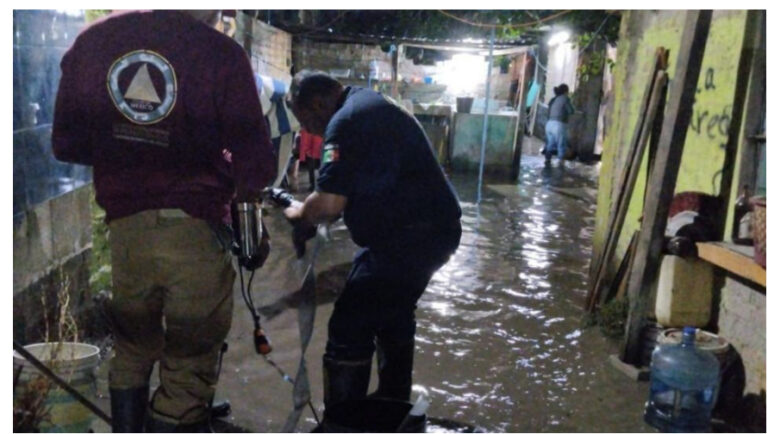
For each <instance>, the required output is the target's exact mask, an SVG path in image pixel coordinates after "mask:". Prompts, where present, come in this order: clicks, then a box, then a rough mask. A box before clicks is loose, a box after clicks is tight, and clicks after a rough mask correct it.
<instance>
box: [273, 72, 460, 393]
mask: <svg viewBox="0 0 768 434" xmlns="http://www.w3.org/2000/svg"><path fill="white" fill-rule="evenodd" d="M295 82H296V83H297V85H296V86H295V88H294V92H293V99H292V108H293V111H294V113H295V114H296V116H297V118H298V119H299V121H300V122H301V124H302V126H303V127H304V128H305V129H306V130H307V131H308V132H310V133H312V134H317V135H322V136H323V137H324V145H323V156H322V166H321V168H320V174H319V177H318V180H317V190H316V191H315V192H314V193H312V194H311V195H310V196H309V197H308V198H307V199H306V201H305V202H304V203H303V204H302V203H300V202H296V203H295V205H294V206H292V207H289V208H287V209H286V210H285V215H286V217H287V218H288V219H289V220H291V221H292V222H293V223H294V227H295V231H296V232H297V233H298V234H299V237H301V234H308V235H305V236H304V237H308V236H311V234H313V233H314V231H313V228H314V225H316V224H318V223H320V222H328V221H333V220H335V219H336V218H338V217H339V216H340V215H342V214H343V217H344V222H345V223H346V225H347V227H348V229H349V231H350V234H351V236H352V240H353V241H354V242H355V243H356V244H357V245H359V246H360V247H362V249H361V250H360V251H358V252H357V254H356V255H355V260H354V265H353V268H352V271H351V272H350V275H349V276H348V278H347V281H346V284H345V286H344V289H343V291H342V293H341V295H340V296H339V298H338V299H337V300H336V303H335V306H334V310H333V314H332V315H331V318H330V321H329V324H328V342H327V345H326V349H325V355H324V356H323V372H324V376H325V388H324V395H325V396H324V401H325V406H326V408H328V407H329V406H331V405H333V404H335V403H337V402H340V401H344V400H347V399H355V398H362V397H364V396H365V395H366V393H367V390H368V382H369V379H370V370H371V361H372V357H373V353H374V350H377V362H378V376H379V385H378V389H377V390H376V395H377V396H380V397H386V398H392V399H399V400H408V399H409V398H410V391H411V375H412V368H413V350H414V335H415V332H416V321H415V309H416V303H417V301H418V299H419V297H420V296H421V294H422V293H423V292H424V290H425V289H426V287H427V284H428V282H429V280H430V278H431V277H432V274H433V273H434V272H435V271H436V270H438V269H439V268H440V267H441V266H442V265H443V264H445V263H446V262H447V261H448V259H449V258H450V256H451V254H452V253H453V252H454V251H455V250H456V248H457V247H458V245H459V238H460V237H461V223H460V217H461V208H460V207H459V203H458V200H457V197H456V193H455V191H454V190H453V187H452V186H451V185H450V183H449V182H448V180H447V179H446V177H445V174H444V173H443V171H442V169H441V168H440V166H439V165H438V163H437V160H436V159H435V156H434V154H433V152H432V148H431V146H430V143H429V139H428V138H427V136H426V134H425V133H424V130H423V129H422V128H421V126H420V125H419V123H418V121H417V120H416V119H415V118H414V117H413V116H412V115H410V114H409V113H407V112H406V111H404V110H403V109H402V108H400V107H399V106H398V105H397V104H395V103H394V102H393V101H392V100H389V99H388V98H386V97H384V96H382V95H381V94H379V93H377V92H375V91H373V90H370V89H363V88H357V87H346V88H345V87H343V86H342V85H341V84H340V83H339V82H338V81H336V80H335V79H333V78H331V77H330V76H328V75H326V74H323V73H319V72H314V73H313V72H305V73H300V74H299V75H298V76H297V77H296V80H295Z"/></svg>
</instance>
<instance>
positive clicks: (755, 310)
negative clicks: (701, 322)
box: [717, 278, 766, 395]
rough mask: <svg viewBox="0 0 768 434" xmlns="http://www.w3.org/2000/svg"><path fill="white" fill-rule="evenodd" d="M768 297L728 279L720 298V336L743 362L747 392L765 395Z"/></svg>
mask: <svg viewBox="0 0 768 434" xmlns="http://www.w3.org/2000/svg"><path fill="white" fill-rule="evenodd" d="M765 315H766V311H765V294H764V293H762V292H759V289H757V288H755V287H750V286H748V285H746V284H744V283H742V282H739V281H737V280H735V279H732V278H726V283H725V287H723V290H722V293H721V296H720V309H719V316H718V324H717V325H718V328H719V332H718V334H719V335H720V336H722V337H723V338H725V339H727V340H728V342H730V343H731V345H733V347H734V348H735V349H736V351H737V352H738V353H739V355H741V358H742V360H743V362H744V370H745V371H746V373H747V383H746V390H745V392H746V393H754V394H756V395H759V394H760V393H761V392H762V393H765V388H766V377H765V342H766V341H765V318H766V316H765Z"/></svg>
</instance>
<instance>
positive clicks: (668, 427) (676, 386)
mask: <svg viewBox="0 0 768 434" xmlns="http://www.w3.org/2000/svg"><path fill="white" fill-rule="evenodd" d="M719 383H720V364H719V362H718V360H717V358H716V357H715V356H714V355H712V354H711V353H708V352H706V351H703V350H699V349H697V348H696V328H695V327H685V328H684V329H683V339H682V342H680V344H674V345H659V346H657V347H656V349H655V350H654V351H653V355H652V356H651V390H650V394H649V397H648V402H646V404H645V421H646V422H647V423H648V424H650V425H651V426H653V427H655V428H657V429H659V430H660V431H663V432H707V431H710V418H711V413H712V408H713V407H714V406H715V400H716V398H717V392H718V387H719Z"/></svg>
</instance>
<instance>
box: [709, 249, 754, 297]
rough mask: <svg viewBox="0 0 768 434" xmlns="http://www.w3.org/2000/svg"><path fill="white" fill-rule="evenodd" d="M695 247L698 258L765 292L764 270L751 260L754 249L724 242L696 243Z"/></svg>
mask: <svg viewBox="0 0 768 434" xmlns="http://www.w3.org/2000/svg"><path fill="white" fill-rule="evenodd" d="M696 247H698V249H699V258H701V259H703V260H705V261H707V262H709V263H711V264H714V265H716V266H718V267H720V268H722V269H724V270H727V271H729V272H731V273H733V274H735V275H737V276H739V277H742V278H744V279H747V280H749V281H751V282H754V283H757V284H758V285H761V286H762V287H763V291H765V268H763V267H761V266H759V265H757V263H755V261H754V260H753V259H752V257H753V254H754V247H752V246H740V245H737V244H733V243H726V242H724V241H710V242H706V243H696Z"/></svg>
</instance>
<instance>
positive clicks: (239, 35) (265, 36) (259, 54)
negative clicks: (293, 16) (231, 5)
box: [234, 12, 293, 83]
mask: <svg viewBox="0 0 768 434" xmlns="http://www.w3.org/2000/svg"><path fill="white" fill-rule="evenodd" d="M234 37H235V40H236V41H238V42H239V43H240V45H242V46H243V48H244V49H245V51H246V52H247V53H249V54H250V56H251V66H252V67H253V72H255V73H257V74H261V75H266V76H269V77H272V78H276V79H278V80H281V81H284V82H286V83H288V82H290V81H291V65H292V64H293V60H292V53H291V47H292V41H291V38H292V37H291V34H290V33H288V32H285V31H283V30H280V29H278V28H276V27H272V26H270V25H269V24H266V23H264V22H263V21H259V20H254V19H253V18H251V17H250V16H248V15H245V14H243V13H242V12H238V16H237V29H236V31H235V36H234Z"/></svg>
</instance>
